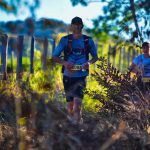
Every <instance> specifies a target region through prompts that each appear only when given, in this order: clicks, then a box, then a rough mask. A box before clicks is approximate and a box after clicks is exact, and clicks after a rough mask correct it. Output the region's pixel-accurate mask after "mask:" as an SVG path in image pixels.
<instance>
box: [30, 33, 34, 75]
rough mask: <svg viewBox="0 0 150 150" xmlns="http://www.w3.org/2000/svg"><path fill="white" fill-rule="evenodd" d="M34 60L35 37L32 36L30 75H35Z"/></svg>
mask: <svg viewBox="0 0 150 150" xmlns="http://www.w3.org/2000/svg"><path fill="white" fill-rule="evenodd" d="M33 60H34V37H33V36H32V38H31V53H30V73H34V69H33Z"/></svg>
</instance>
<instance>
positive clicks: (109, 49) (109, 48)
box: [108, 45, 111, 64]
mask: <svg viewBox="0 0 150 150" xmlns="http://www.w3.org/2000/svg"><path fill="white" fill-rule="evenodd" d="M110 51H111V46H110V45H109V47H108V64H109V63H110Z"/></svg>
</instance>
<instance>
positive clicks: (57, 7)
mask: <svg viewBox="0 0 150 150" xmlns="http://www.w3.org/2000/svg"><path fill="white" fill-rule="evenodd" d="M101 8H102V4H101V3H100V2H95V3H90V4H89V5H88V6H86V7H83V6H82V5H80V4H79V5H77V6H75V7H73V6H72V4H71V1H70V0H41V6H40V8H39V9H38V10H37V11H36V14H37V15H36V17H37V19H39V18H41V17H45V18H54V19H58V20H62V21H64V22H65V23H70V21H71V19H72V18H73V17H75V16H79V17H81V18H82V19H83V22H84V24H85V25H86V26H88V27H92V21H91V19H94V18H96V17H97V16H99V15H100V14H102V11H101ZM27 17H29V13H28V12H27V10H24V9H23V8H20V13H19V15H18V16H14V15H12V14H6V13H4V12H2V11H1V10H0V21H10V20H16V19H20V20H23V19H25V18H27Z"/></svg>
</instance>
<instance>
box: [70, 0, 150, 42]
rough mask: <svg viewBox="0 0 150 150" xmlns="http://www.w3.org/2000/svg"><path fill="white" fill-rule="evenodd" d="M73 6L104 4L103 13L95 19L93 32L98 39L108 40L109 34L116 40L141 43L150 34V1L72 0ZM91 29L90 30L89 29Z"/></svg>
mask: <svg viewBox="0 0 150 150" xmlns="http://www.w3.org/2000/svg"><path fill="white" fill-rule="evenodd" d="M70 1H71V2H72V5H73V6H76V5H78V4H81V5H83V6H87V5H90V3H92V2H97V3H101V4H103V14H100V16H98V17H97V18H96V19H93V25H94V27H93V29H92V30H91V33H92V34H93V35H94V36H96V37H97V38H98V39H100V40H101V39H104V40H106V39H107V37H108V35H109V36H112V38H113V39H114V40H116V41H118V40H120V39H124V40H127V41H129V42H131V43H137V44H139V45H140V44H141V43H142V42H143V41H145V40H148V39H149V36H150V30H149V27H150V22H149V20H150V19H149V18H150V15H149V14H150V13H149V12H150V2H148V1H146V0H140V1H139V0H120V1H117V0H110V1H107V0H106V1H105V0H100V1H93V0H70ZM88 31H90V30H88Z"/></svg>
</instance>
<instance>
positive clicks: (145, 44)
mask: <svg viewBox="0 0 150 150" xmlns="http://www.w3.org/2000/svg"><path fill="white" fill-rule="evenodd" d="M145 46H150V44H149V43H148V42H143V44H142V47H145Z"/></svg>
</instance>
